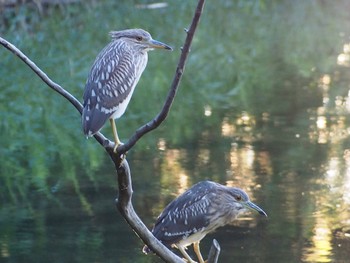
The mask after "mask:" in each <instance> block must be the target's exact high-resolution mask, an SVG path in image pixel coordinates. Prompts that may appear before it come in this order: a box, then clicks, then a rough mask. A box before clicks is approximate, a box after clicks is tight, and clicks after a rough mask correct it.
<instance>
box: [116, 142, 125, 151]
mask: <svg viewBox="0 0 350 263" xmlns="http://www.w3.org/2000/svg"><path fill="white" fill-rule="evenodd" d="M123 144H124V143H122V142H121V141H119V142H117V143H114V147H113V152H114V153H117V152H118V151H117V149H118V147H119V145H123Z"/></svg>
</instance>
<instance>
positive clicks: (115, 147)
mask: <svg viewBox="0 0 350 263" xmlns="http://www.w3.org/2000/svg"><path fill="white" fill-rule="evenodd" d="M109 121H110V123H111V125H112V130H113V138H114V142H115V145H114V149H113V151H114V152H115V153H116V152H117V148H118V146H119V145H120V144H122V143H121V141H120V140H119V137H118V133H117V126H116V125H115V121H114V119H113V118H111V119H109Z"/></svg>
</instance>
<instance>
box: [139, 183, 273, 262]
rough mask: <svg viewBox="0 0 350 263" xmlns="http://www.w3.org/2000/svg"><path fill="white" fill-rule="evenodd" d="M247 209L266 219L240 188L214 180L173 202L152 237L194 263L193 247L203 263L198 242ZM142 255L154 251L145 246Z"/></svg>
mask: <svg viewBox="0 0 350 263" xmlns="http://www.w3.org/2000/svg"><path fill="white" fill-rule="evenodd" d="M246 209H251V210H255V211H257V212H258V213H259V214H261V215H264V216H267V214H266V213H265V212H264V210H262V209H261V208H260V207H258V206H257V205H255V204H254V203H252V202H251V201H250V200H249V197H248V195H247V194H246V193H245V192H244V191H243V190H242V189H239V188H235V187H228V186H224V185H221V184H218V183H215V182H211V181H203V182H199V183H197V184H195V185H194V186H192V187H191V188H190V189H188V190H187V191H186V192H184V193H183V194H182V195H180V196H179V197H177V198H176V199H175V200H173V201H172V202H171V203H170V204H168V205H167V207H166V208H165V209H164V211H163V212H162V213H161V214H160V215H159V217H158V218H157V221H156V223H155V225H154V227H153V229H152V233H153V235H154V236H155V237H156V238H157V239H158V240H160V241H161V242H162V243H163V244H164V245H165V246H167V247H176V248H178V249H179V250H180V252H181V253H182V254H183V255H184V257H185V258H186V259H187V261H188V262H191V263H194V262H195V261H193V260H192V259H191V257H190V256H189V255H188V254H187V252H186V251H185V249H186V248H187V246H189V245H191V244H193V248H194V252H195V253H196V255H197V257H198V260H199V262H200V263H204V260H203V257H202V255H201V252H200V249H199V242H200V241H201V240H202V238H204V236H205V235H206V234H208V233H210V232H212V231H214V230H215V229H216V228H218V227H221V226H224V225H226V224H230V223H231V222H233V221H234V220H235V219H236V218H237V216H238V215H239V214H240V213H241V212H243V211H244V210H246ZM143 252H144V253H145V254H148V253H149V252H151V250H150V249H149V248H148V247H147V246H144V248H143Z"/></svg>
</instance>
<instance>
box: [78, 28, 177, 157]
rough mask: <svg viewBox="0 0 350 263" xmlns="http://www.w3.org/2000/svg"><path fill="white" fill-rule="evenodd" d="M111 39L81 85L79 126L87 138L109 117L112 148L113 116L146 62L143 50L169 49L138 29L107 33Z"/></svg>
mask: <svg viewBox="0 0 350 263" xmlns="http://www.w3.org/2000/svg"><path fill="white" fill-rule="evenodd" d="M110 36H111V37H112V41H111V42H110V43H109V44H108V45H107V46H106V47H105V48H104V49H103V50H102V51H101V52H100V54H99V55H98V56H97V58H96V60H95V62H94V64H93V65H92V68H91V70H90V73H89V75H88V79H87V82H86V86H85V91H84V109H83V114H82V125H83V131H84V134H85V135H86V136H88V137H90V136H93V135H94V134H95V133H97V132H98V131H99V130H100V129H101V128H102V126H103V125H104V124H105V122H106V120H107V119H109V120H110V122H111V125H112V129H113V137H114V141H115V147H114V150H115V151H116V149H117V147H118V145H119V144H121V142H120V140H119V137H118V133H117V128H116V125H115V121H114V119H117V118H120V117H121V116H122V115H123V114H124V112H125V109H126V107H127V106H128V104H129V101H130V99H131V96H132V94H133V92H134V89H135V86H136V84H137V82H138V81H139V79H140V77H141V74H142V72H143V71H144V69H145V67H146V65H147V60H148V56H147V52H148V51H149V50H152V49H154V48H160V49H168V50H172V48H171V47H170V46H168V45H166V44H164V43H162V42H159V41H157V40H154V39H152V37H151V35H150V34H149V33H148V32H146V31H145V30H142V29H127V30H122V31H112V32H110Z"/></svg>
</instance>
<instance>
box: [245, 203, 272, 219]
mask: <svg viewBox="0 0 350 263" xmlns="http://www.w3.org/2000/svg"><path fill="white" fill-rule="evenodd" d="M245 206H246V207H247V208H249V209H251V210H255V211H257V212H258V213H259V214H260V215H263V216H267V214H266V213H265V211H264V210H262V209H261V208H260V207H258V206H257V205H256V204H254V203H252V202H250V201H248V202H246V203H245Z"/></svg>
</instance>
